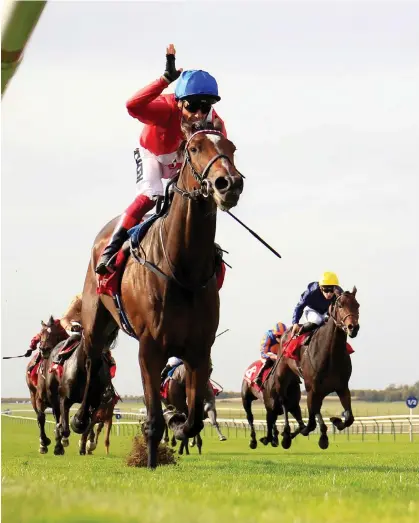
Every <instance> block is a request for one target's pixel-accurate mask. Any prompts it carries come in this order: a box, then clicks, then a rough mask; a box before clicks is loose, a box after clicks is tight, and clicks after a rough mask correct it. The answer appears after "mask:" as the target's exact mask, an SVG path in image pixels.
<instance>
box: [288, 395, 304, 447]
mask: <svg viewBox="0 0 419 523" xmlns="http://www.w3.org/2000/svg"><path fill="white" fill-rule="evenodd" d="M289 411H290V412H291V414H292V415H293V417H294V419H295V421H296V422H297V423H298V429H297V430H295V431H294V432H292V433H291V439H294V438H295V437H296V436H298V434H300V433H301V431H302V430H303V429H304V428H305V423H304V421H303V415H302V412H301V407H300V404H299V403H296V404H294V405H292V406H290V407H289Z"/></svg>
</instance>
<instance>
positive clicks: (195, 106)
mask: <svg viewBox="0 0 419 523" xmlns="http://www.w3.org/2000/svg"><path fill="white" fill-rule="evenodd" d="M183 107H184V108H185V109H186V110H187V111H188V113H191V114H193V113H197V112H198V111H201V113H203V114H208V113H209V112H210V111H211V107H212V104H211V103H210V102H206V101H204V100H194V101H192V102H188V105H186V104H185V105H184V106H183Z"/></svg>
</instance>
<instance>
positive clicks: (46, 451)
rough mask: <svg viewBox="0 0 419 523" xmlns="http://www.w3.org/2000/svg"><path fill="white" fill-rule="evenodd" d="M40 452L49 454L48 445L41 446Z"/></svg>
mask: <svg viewBox="0 0 419 523" xmlns="http://www.w3.org/2000/svg"><path fill="white" fill-rule="evenodd" d="M39 453H40V454H48V447H44V446H42V445H41V446H40V447H39Z"/></svg>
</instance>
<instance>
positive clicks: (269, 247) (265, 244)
mask: <svg viewBox="0 0 419 523" xmlns="http://www.w3.org/2000/svg"><path fill="white" fill-rule="evenodd" d="M227 214H229V215H230V216H231V217H232V218H234V219H235V220H236V221H237V222H239V223H240V225H242V226H243V227H244V228H245V229H247V230H248V231H249V232H250V234H252V235H253V236H254V237H255V238H256V239H257V240H259V241H260V242H261V243H262V244H263V245H264V246H265V247H267V248H268V249H269V250H270V251H271V252H273V253H274V254H275V256H278V258H281V255H280V254H279V253H278V252H277V251H276V250H275V249H274V248H273V247H271V246H270V245H269V244H268V243H266V242H265V240H263V239H262V238H261V237H260V236H259V234H256V233H255V232H254V231H252V229H250V228H249V227H248V226H247V225H245V224H244V223H243V222H242V221H241V220H239V219H238V218H237V216H234V214H232V213H231V212H230V211H227Z"/></svg>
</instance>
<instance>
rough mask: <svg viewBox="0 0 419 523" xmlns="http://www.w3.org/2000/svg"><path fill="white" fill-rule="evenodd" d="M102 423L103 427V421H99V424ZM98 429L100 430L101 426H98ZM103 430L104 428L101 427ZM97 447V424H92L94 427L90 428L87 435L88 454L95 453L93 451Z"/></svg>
mask: <svg viewBox="0 0 419 523" xmlns="http://www.w3.org/2000/svg"><path fill="white" fill-rule="evenodd" d="M100 425H102V427H103V423H102V422H100V423H99V426H100ZM98 430H99V427H98ZM101 430H102V429H101ZM95 449H96V441H95V426H94V425H92V427H91V428H90V430H89V431H88V436H87V443H86V450H87V453H88V454H93V451H94V450H95Z"/></svg>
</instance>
